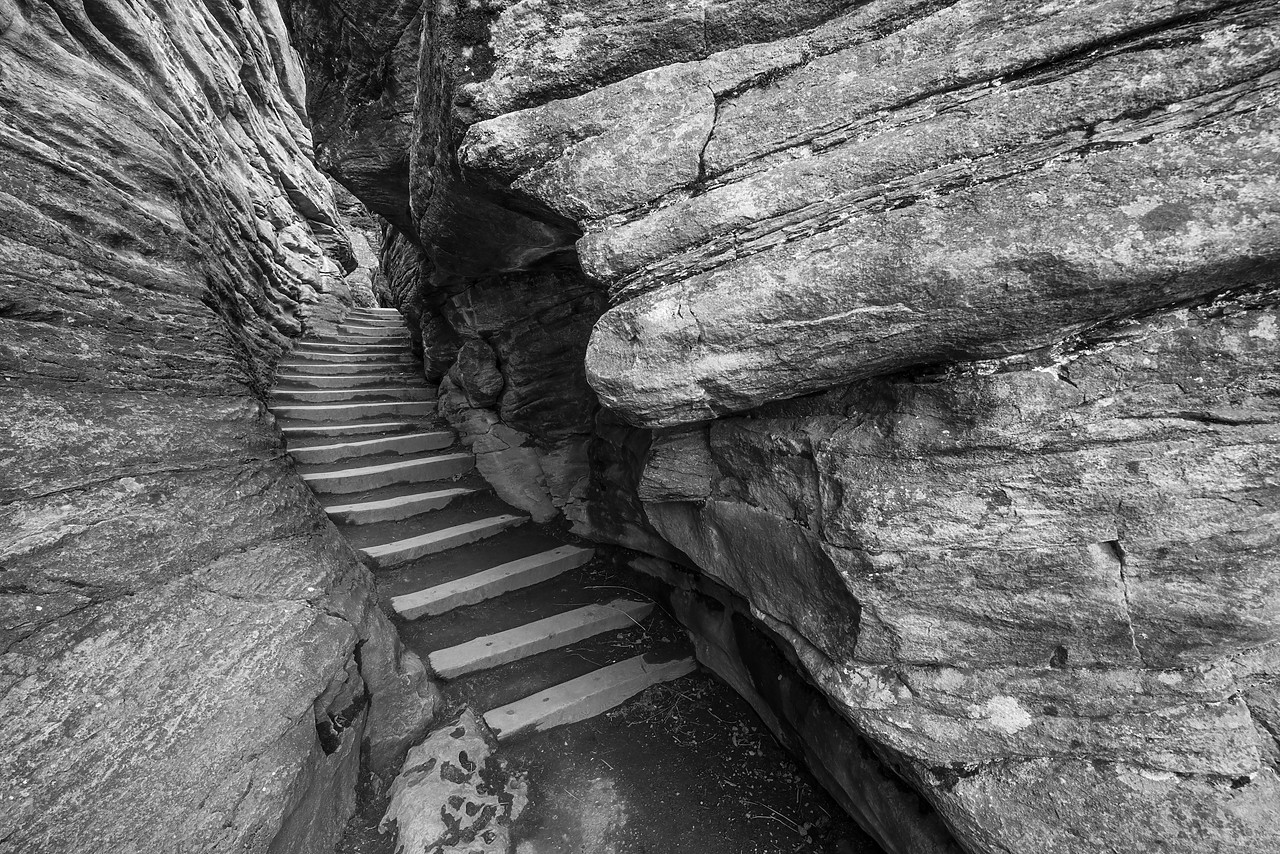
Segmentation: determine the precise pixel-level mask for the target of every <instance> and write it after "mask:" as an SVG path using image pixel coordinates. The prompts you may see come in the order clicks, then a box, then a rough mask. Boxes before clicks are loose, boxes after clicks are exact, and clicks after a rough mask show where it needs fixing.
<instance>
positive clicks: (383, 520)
mask: <svg viewBox="0 0 1280 854" xmlns="http://www.w3.org/2000/svg"><path fill="white" fill-rule="evenodd" d="M433 398H434V394H433V391H432V390H431V389H430V388H428V387H427V386H426V385H425V384H424V380H423V375H422V368H421V364H420V363H419V362H418V360H417V359H416V357H415V356H414V354H413V351H412V348H411V345H410V340H409V333H408V330H407V329H406V328H405V325H404V323H403V321H402V319H401V317H400V315H399V314H398V313H397V312H396V311H394V310H392V309H357V310H355V311H353V312H352V313H351V314H350V315H348V317H347V318H346V319H345V320H344V321H343V322H342V323H340V324H338V325H337V326H336V327H335V328H334V329H333V330H332V331H331V332H325V333H322V334H315V335H312V336H309V337H308V338H306V339H304V340H303V341H301V342H300V343H299V344H298V345H297V347H296V348H295V349H294V351H293V353H292V354H291V355H290V356H289V357H288V358H287V359H286V360H285V361H284V362H282V363H281V364H280V366H279V370H278V374H277V377H276V385H275V387H274V389H273V390H272V394H271V409H272V411H273V412H274V413H275V415H276V418H277V419H278V420H279V423H280V429H281V432H282V433H283V434H284V436H285V437H286V440H287V444H288V448H289V453H290V455H291V456H292V457H293V459H294V461H295V463H296V464H297V466H298V469H299V471H300V472H301V475H302V478H303V480H305V481H306V482H307V484H308V485H309V486H310V487H311V488H312V490H314V491H315V493H316V495H317V496H318V498H319V499H320V501H321V503H322V504H323V505H324V508H325V511H326V512H327V513H328V514H329V517H330V518H331V519H332V520H333V522H334V524H336V525H337V526H338V528H339V530H341V531H342V533H343V534H344V535H345V536H346V538H347V539H348V541H349V542H350V543H351V544H352V546H353V547H354V548H355V549H356V550H357V551H358V552H359V553H360V554H361V555H362V556H363V558H364V560H365V562H366V563H367V564H368V565H369V566H371V567H372V568H373V570H374V572H375V575H376V577H377V580H378V585H379V589H380V591H381V592H382V593H383V595H384V598H385V599H387V600H388V601H389V602H390V605H391V607H392V609H393V610H394V612H395V614H396V615H398V617H399V621H398V622H399V625H400V628H401V635H402V637H403V638H404V640H405V642H406V644H407V645H408V646H409V647H410V648H411V649H413V650H414V651H416V652H418V653H419V654H420V655H422V656H423V658H424V659H425V660H426V661H427V662H428V663H429V664H430V666H431V668H432V669H433V670H434V671H435V674H436V675H437V676H438V677H439V678H440V679H442V680H445V684H446V697H447V698H451V699H452V700H453V701H454V702H455V703H456V704H459V705H460V704H466V705H471V706H472V707H473V708H476V709H477V711H479V710H485V711H484V720H485V721H486V723H487V724H488V725H489V727H490V728H491V729H492V730H493V732H494V734H495V735H496V736H497V737H498V739H499V740H506V739H510V738H515V737H517V736H519V735H521V734H523V733H530V732H536V731H540V730H545V729H548V728H550V727H554V726H559V725H562V724H569V723H574V722H577V721H582V720H585V719H587V718H590V717H592V716H594V715H598V714H600V713H601V712H604V711H607V710H609V709H611V708H614V707H617V706H618V705H620V704H622V703H625V702H626V701H627V700H629V699H631V698H632V697H635V696H636V695H637V694H639V693H640V692H641V691H643V690H644V689H645V688H647V687H649V686H651V685H655V684H657V683H660V682H665V681H669V680H672V679H676V678H678V677H680V676H683V675H685V674H688V673H690V672H692V671H693V670H694V668H695V663H694V661H693V658H692V654H691V650H690V648H689V646H688V643H687V641H685V640H684V638H683V636H682V634H681V633H680V632H679V631H678V630H675V629H674V627H673V626H671V625H670V624H669V621H667V620H666V618H665V617H663V616H662V615H661V614H659V613H655V610H654V607H653V604H652V602H650V601H648V600H647V599H646V598H645V597H643V596H641V595H637V594H636V592H635V591H634V590H629V588H628V584H629V581H630V579H629V578H627V577H622V576H619V575H618V574H617V570H611V569H610V568H609V567H608V566H605V565H603V564H604V562H603V561H601V560H599V559H597V558H596V556H595V552H594V550H593V549H591V548H589V547H585V546H582V545H579V544H576V543H572V542H567V540H568V537H565V536H555V535H553V534H551V533H549V532H548V531H546V530H542V529H540V528H539V526H536V525H533V524H531V523H530V521H529V519H528V517H526V516H525V515H523V514H522V513H520V512H518V511H517V510H515V509H514V508H512V507H510V506H508V505H506V504H505V503H503V502H502V501H501V500H499V499H498V498H497V497H496V496H495V495H494V493H493V491H492V489H491V488H490V487H489V484H487V483H486V482H485V481H484V479H483V478H482V477H481V476H480V474H479V473H478V472H477V471H476V468H475V458H474V457H473V456H472V454H471V453H470V452H469V451H467V450H466V449H464V448H462V447H461V446H460V445H459V444H458V442H457V437H456V435H455V434H454V432H453V431H452V430H451V429H449V428H448V427H447V426H446V425H444V424H443V422H442V421H441V419H440V418H439V417H438V415H437V413H436V405H435V401H434V399H433ZM620 593H621V594H627V593H630V594H631V595H619V594H620ZM663 622H666V623H667V625H659V624H660V623H663Z"/></svg>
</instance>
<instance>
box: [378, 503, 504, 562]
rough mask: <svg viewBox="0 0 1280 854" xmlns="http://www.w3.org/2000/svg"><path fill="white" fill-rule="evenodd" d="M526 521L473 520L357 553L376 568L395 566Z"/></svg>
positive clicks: (472, 541) (498, 517) (495, 517)
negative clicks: (375, 565) (361, 554)
mask: <svg viewBox="0 0 1280 854" xmlns="http://www.w3.org/2000/svg"><path fill="white" fill-rule="evenodd" d="M528 521H529V517H528V516H512V515H510V514H506V513H504V514H503V515H501V516H491V517H489V518H488V519H477V520H476V521H474V522H465V523H463V524H461V525H454V526H452V527H450V528H441V529H440V530H439V531H431V532H430V533H427V534H419V535H418V536H416V537H409V538H407V539H403V540H396V541H395V542H391V543H383V544H382V545H379V546H369V547H368V548H363V549H361V550H360V551H361V552H362V553H363V554H364V555H365V557H368V558H369V559H370V560H372V561H373V562H374V563H375V564H377V565H378V567H380V568H386V567H390V566H397V565H399V564H402V563H406V562H408V561H411V560H417V559H418V558H420V557H425V556H426V555H433V554H439V553H440V552H443V551H448V550H449V549H454V548H457V547H458V546H465V545H467V544H468V543H474V542H476V541H477V540H483V539H485V538H487V537H492V536H493V535H495V534H500V533H502V532H503V531H505V530H508V529H509V528H515V527H517V526H519V525H523V524H524V523H525V522H528Z"/></svg>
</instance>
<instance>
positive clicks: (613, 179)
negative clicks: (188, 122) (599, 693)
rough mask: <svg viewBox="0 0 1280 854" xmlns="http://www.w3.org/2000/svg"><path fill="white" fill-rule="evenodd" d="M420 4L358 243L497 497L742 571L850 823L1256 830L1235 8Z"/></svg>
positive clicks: (1262, 268)
mask: <svg viewBox="0 0 1280 854" xmlns="http://www.w3.org/2000/svg"><path fill="white" fill-rule="evenodd" d="M319 2H320V0H308V3H309V4H311V5H315V4H319ZM308 3H304V4H303V5H308ZM295 5H296V4H295ZM321 5H323V4H321ZM363 6H364V7H365V8H364V11H363V12H361V14H363V15H366V16H367V17H366V18H365V20H391V19H393V18H394V17H395V15H394V14H393V13H394V12H395V10H396V9H397V8H399V7H397V6H396V4H395V3H393V2H390V0H369V2H366V3H365V4H363ZM422 12H423V14H422V21H421V27H422V39H421V50H420V51H418V52H417V53H416V54H413V55H412V56H402V55H401V54H397V57H399V60H397V61H404V62H406V63H408V62H409V61H410V60H411V62H412V64H413V65H415V66H416V77H415V79H416V95H415V98H414V100H413V103H414V112H415V120H414V123H413V127H412V129H411V130H403V123H401V125H400V126H399V127H401V128H402V130H403V132H401V133H400V134H399V135H397V136H396V137H395V139H394V140H393V145H394V146H395V147H396V150H397V151H399V152H403V156H404V157H406V158H407V159H408V162H409V169H408V176H407V182H406V184H404V185H403V186H402V192H403V198H404V205H405V206H407V208H408V210H409V211H410V221H409V222H408V223H407V224H406V223H404V222H396V223H395V228H396V233H394V234H393V235H391V237H390V238H389V240H388V241H387V242H386V243H385V244H384V254H383V262H384V267H385V268H386V270H387V273H388V278H389V280H391V281H393V282H395V283H397V284H396V286H395V288H394V292H395V293H396V295H397V299H398V300H399V301H400V302H401V303H402V304H403V305H405V306H406V307H407V308H408V309H409V310H410V311H411V312H416V313H417V314H416V315H415V316H417V317H419V318H420V323H419V327H420V329H421V331H422V335H423V342H424V346H425V347H426V353H427V357H428V358H427V361H426V364H427V366H428V368H427V370H428V373H429V375H430V376H432V377H433V378H435V377H439V378H441V380H442V398H441V399H442V402H443V403H444V405H445V407H446V410H447V411H448V412H450V413H451V415H452V417H453V418H454V419H455V420H456V422H457V423H458V424H459V425H460V426H462V427H463V429H464V430H467V431H469V432H470V433H471V435H472V436H473V437H474V440H475V441H476V443H477V446H478V447H481V446H483V448H484V449H486V450H491V451H493V452H494V453H495V454H505V455H506V456H505V460H506V462H507V465H506V468H505V469H504V471H505V473H506V475H507V478H508V485H507V487H506V489H507V492H509V493H510V495H508V496H506V497H508V500H512V501H513V502H514V503H520V504H521V506H524V507H526V508H529V509H531V510H532V511H534V512H538V513H541V514H544V515H545V514H547V513H549V512H551V511H552V510H553V509H554V510H558V511H560V512H563V513H564V514H565V515H566V516H568V517H569V518H570V519H571V520H572V521H574V522H575V523H576V525H577V530H579V531H582V532H584V533H587V534H589V535H591V536H594V537H596V538H597V539H600V540H603V541H609V542H614V543H618V544H621V545H625V546H627V547H629V548H632V549H636V550H638V551H644V552H648V553H650V554H652V555H657V556H659V557H661V558H664V559H666V560H668V561H671V562H673V563H674V564H679V565H683V566H685V567H688V568H691V569H694V570H695V571H696V572H698V573H701V574H702V575H704V576H705V577H706V579H707V580H709V581H714V582H715V583H716V584H718V585H719V586H720V587H722V588H724V589H726V590H728V591H730V594H731V597H730V598H731V599H732V600H733V601H734V602H737V603H739V604H741V603H746V604H745V605H744V606H742V607H738V606H733V607H738V610H739V611H740V612H742V613H741V614H740V616H741V617H742V618H743V619H746V618H747V616H748V615H749V618H750V620H752V621H754V623H753V625H754V626H755V628H756V629H757V630H760V631H761V633H762V635H763V636H766V637H768V638H771V639H772V640H771V642H776V643H778V644H781V645H782V647H784V650H783V652H784V653H785V655H786V657H788V659H789V660H791V661H793V662H794V663H795V664H796V666H797V667H798V669H799V671H800V672H802V673H803V674H804V676H805V678H807V679H808V680H809V681H810V683H811V684H812V685H813V686H814V687H816V688H817V689H818V690H819V691H820V692H821V694H822V695H823V696H824V697H825V700H826V702H827V703H829V705H830V708H831V709H832V710H834V712H835V713H837V714H838V715H839V717H840V719H841V720H843V721H844V722H845V724H847V725H848V726H849V727H850V728H851V731H852V733H853V736H852V737H851V739H850V740H849V741H848V742H846V743H848V744H854V743H860V744H866V745H868V746H869V750H870V754H871V755H872V756H873V757H874V758H875V761H876V763H878V764H876V765H875V768H874V769H873V770H872V771H868V772H867V774H869V775H871V776H874V774H877V773H884V774H886V775H890V776H893V777H895V778H896V779H898V780H900V781H905V782H906V783H907V784H909V785H910V786H912V787H914V788H915V790H916V791H918V792H920V793H921V794H922V795H923V796H924V797H925V798H926V799H927V800H928V801H929V802H930V803H931V804H932V805H933V807H934V808H935V809H936V810H937V813H938V815H939V816H940V817H941V819H942V822H944V823H945V827H946V831H945V832H943V831H938V832H937V833H934V834H933V835H931V836H928V838H925V836H923V835H918V836H916V837H911V836H910V835H895V834H893V833H890V832H888V831H887V830H886V829H885V828H886V825H884V823H883V822H880V819H878V818H876V817H877V816H887V815H894V814H898V815H902V814H905V813H902V812H901V811H899V812H896V813H895V808H894V807H893V806H892V805H891V804H890V801H889V795H887V794H884V793H877V791H876V787H874V786H872V787H867V786H863V787H862V788H861V789H859V788H858V786H857V784H856V782H850V780H853V779H854V778H855V777H857V776H858V775H854V774H846V776H845V777H844V778H843V780H844V782H841V779H842V778H841V775H840V774H832V773H829V772H830V769H827V770H825V771H822V772H821V773H825V774H827V775H828V776H827V779H829V780H830V781H831V783H832V785H833V786H835V787H837V788H840V789H842V791H843V794H844V796H845V800H846V802H847V803H850V804H851V809H853V811H854V812H855V813H859V812H860V813H861V814H862V815H863V817H864V820H865V821H866V822H867V824H868V825H869V829H872V830H873V832H877V833H878V835H879V838H881V839H882V841H883V842H884V843H885V845H886V847H887V848H888V849H889V850H893V851H926V850H945V849H946V847H947V846H948V845H950V844H951V843H950V841H949V840H948V839H946V838H945V837H946V836H947V834H950V835H953V836H954V839H955V840H956V841H957V842H958V843H959V844H960V845H961V846H963V847H964V848H965V849H967V850H969V851H973V852H1026V851H1037V852H1064V854H1065V852H1080V853H1081V854H1084V852H1093V851H1096V850H1111V849H1116V850H1122V849H1123V850H1130V849H1132V850H1151V851H1154V850H1161V851H1185V852H1199V851H1203V850H1218V849H1221V850H1232V851H1249V852H1259V854H1262V852H1269V851H1274V850H1277V849H1278V848H1280V815H1278V814H1277V809H1278V807H1277V804H1278V803H1280V801H1278V800H1277V797H1276V794H1277V792H1276V785H1277V781H1276V768H1277V756H1278V755H1280V748H1278V746H1277V741H1276V736H1275V734H1276V732H1277V731H1278V730H1277V724H1276V708H1277V699H1276V684H1277V683H1276V668H1277V664H1278V661H1277V652H1276V650H1277V649H1278V648H1280V647H1278V646H1277V641H1278V640H1280V638H1278V637H1277V626H1280V620H1277V616H1278V610H1280V592H1278V589H1277V586H1276V581H1275V579H1276V578H1277V577H1278V576H1277V569H1278V567H1277V560H1276V551H1275V549H1276V540H1275V535H1274V533H1273V532H1274V530H1275V523H1276V514H1277V507H1278V503H1277V500H1276V499H1277V494H1276V486H1277V484H1276V475H1275V472H1276V470H1277V466H1276V459H1275V454H1274V448H1275V445H1276V437H1277V432H1276V425H1277V418H1276V411H1275V401H1276V389H1277V374H1276V368H1275V365H1276V364H1277V359H1276V356H1277V349H1276V348H1277V341H1276V335H1275V305H1276V302H1277V301H1276V299H1275V294H1276V291H1275V288H1276V287H1277V282H1278V281H1280V275H1278V273H1280V243H1278V235H1280V228H1278V227H1277V226H1278V225H1280V221H1278V220H1280V184H1278V181H1277V178H1278V176H1277V172H1276V168H1275V164H1276V163H1277V161H1278V158H1277V155H1278V154H1280V138H1278V137H1277V133H1276V128H1277V127H1278V126H1280V125H1278V124H1277V118H1280V86H1278V85H1277V83H1280V77H1277V70H1276V69H1277V60H1280V28H1278V27H1280V25H1278V22H1280V16H1277V14H1276V8H1275V4H1274V3H1270V2H1230V3H1229V2H1215V0H1197V2H1191V3H1187V2H1178V3H1172V2H1156V3H1150V2H1144V3H1137V2H1128V0H1108V2H1084V0H1075V1H1074V2H1073V1H1072V0H1068V2H1061V3H1054V4H1049V5H1041V6H1034V7H1032V6H1028V7H1026V8H1013V7H1011V6H1010V5H1009V4H1007V3H999V2H995V1H994V0H959V2H943V0H937V2H935V0H872V2H868V3H860V4H854V3H837V2H801V3H792V4H787V5H786V6H785V10H782V9H781V7H779V6H778V5H777V4H768V3H764V2H756V0H731V1H730V2H711V3H697V4H692V3H688V4H686V3H674V4H666V5H662V6H660V7H655V6H653V5H652V4H644V3H637V2H628V0H617V2H610V3H604V4H602V3H588V2H585V0H565V2H558V3H554V4H552V3H541V2H534V0H522V1H521V2H514V3H506V2H503V3H475V4H457V3H454V2H450V1H449V0H438V2H431V3H427V4H424V5H423V6H422ZM294 20H295V21H296V20H298V17H297V16H295V18H294ZM304 41H305V39H304ZM340 41H341V40H340V39H334V38H330V39H329V43H336V42H340ZM384 41H385V39H384ZM397 43H398V44H399V43H403V42H397ZM350 44H351V46H353V48H352V49H353V56H354V58H352V59H350V60H344V62H346V63H348V64H350V65H354V66H361V67H364V66H367V65H369V63H370V61H371V59H372V54H368V55H366V53H367V52H366V51H365V50H364V48H358V49H357V48H356V47H355V42H354V41H352V42H351V43H350ZM362 57H363V58H362ZM308 58H309V59H311V57H308ZM341 64H342V63H339V65H341ZM308 67H309V74H311V75H313V76H315V77H318V78H323V77H324V76H325V75H326V74H328V73H330V72H329V71H328V70H327V69H326V67H325V66H324V65H323V63H319V62H315V61H310V62H309V65H308ZM408 69H409V65H407V64H406V65H405V66H403V67H402V68H399V69H398V70H396V71H395V72H394V74H390V75H388V76H387V77H386V79H395V80H397V81H401V83H402V82H403V81H405V80H408V79H409V70H408ZM339 85H341V86H346V84H339ZM397 85H401V84H397ZM343 91H347V92H349V91H350V90H349V89H344V90H343ZM396 91H397V93H399V94H398V96H397V97H401V99H402V100H401V101H400V102H399V103H401V104H408V103H409V100H410V99H409V98H408V97H407V96H405V95H404V92H403V89H402V88H401V89H397V90H396ZM348 97H350V96H348ZM386 97H390V96H389V95H388V96H386ZM384 100H385V99H384ZM349 109H354V107H352V108H349ZM341 131H342V129H341V128H338V127H334V128H332V129H330V130H328V131H326V133H330V132H331V133H334V134H336V135H337V136H341ZM348 132H351V131H350V129H348ZM355 132H356V133H357V135H359V133H360V132H359V131H358V129H357V130H356V131H355ZM379 133H380V132H379ZM381 138H382V137H380V139H381ZM347 144H349V145H351V146H353V147H356V148H359V147H360V146H361V145H362V144H363V143H361V142H360V141H358V140H357V141H355V142H351V143H347ZM351 186H352V190H353V192H355V193H356V194H357V195H362V196H363V195H370V196H371V195H372V194H373V193H374V190H373V189H370V190H368V191H363V190H362V188H361V187H360V186H358V185H357V184H356V183H353V184H352V185H351ZM379 191H380V190H379ZM564 305H567V306H571V307H572V310H571V311H569V312H567V313H566V312H563V311H560V313H558V314H547V312H546V309H545V308H544V307H547V306H564ZM531 320H532V321H534V322H532V323H531ZM588 330H590V331H589V341H588ZM531 356H537V357H540V358H536V359H535V358H530V357H531ZM521 365H528V366H531V367H532V368H534V369H532V370H523V369H522V368H521V367H520V366H521ZM584 373H585V378H586V380H587V381H589V383H590V387H591V388H590V390H588V389H587V388H586V387H585V385H582V384H579V383H578V380H577V377H579V376H582V375H583V374H584ZM523 401H543V402H545V403H546V404H547V405H546V406H544V407H541V408H535V407H532V406H524V405H521V402H523ZM559 401H571V402H572V405H561V404H560V403H558V402H559ZM597 403H601V404H603V408H597ZM522 419H523V420H522ZM557 431H560V432H557ZM570 437H571V438H570ZM565 448H573V449H574V451H573V453H574V454H576V456H574V457H573V458H572V459H573V465H572V466H569V467H568V468H567V469H560V468H557V463H556V462H554V461H553V460H552V457H553V454H554V453H555V452H556V451H558V450H561V449H565ZM526 451H531V453H526ZM495 459H496V457H495ZM584 465H585V475H582V474H580V473H581V472H583V468H584ZM561 471H569V472H572V473H573V476H571V477H560V478H559V479H557V477H553V476H552V473H557V474H558V473H559V472H561ZM555 483H560V484H565V483H572V484H575V486H573V487H570V488H567V489H566V488H565V487H564V486H560V487H557V486H554V485H553V484H555ZM544 495H545V496H546V497H548V498H549V499H550V504H549V506H548V504H547V503H546V502H545V501H543V500H542V496H544ZM726 607H729V606H726ZM690 613H691V614H692V612H690ZM689 622H690V624H691V625H692V624H693V623H696V622H697V619H696V618H695V617H694V616H690V618H689ZM730 622H732V621H730ZM693 628H694V630H695V631H698V632H702V633H703V635H704V638H703V639H704V641H705V644H704V652H706V656H705V657H706V660H707V661H708V663H710V664H711V665H712V666H714V667H717V669H718V670H719V671H720V672H721V673H723V674H724V675H726V678H729V679H730V681H734V682H735V684H740V685H742V686H743V688H744V690H751V688H750V686H749V685H748V684H747V683H748V682H749V681H750V680H749V678H748V676H749V672H750V666H751V663H750V661H749V660H748V659H749V658H750V657H751V656H752V655H754V654H755V653H754V652H751V651H749V650H746V649H744V648H743V647H742V645H741V643H739V641H740V640H741V637H740V636H739V634H738V633H737V630H736V629H733V630H732V631H731V630H729V629H726V628H725V627H724V625H712V624H711V623H706V624H704V625H701V626H693ZM752 649H754V647H753V648H752ZM744 674H747V675H744ZM779 702H781V701H779ZM783 705H785V703H783ZM797 719H798V718H797ZM819 719H821V716H820V715H819V716H818V717H815V718H812V719H811V720H814V721H816V720H819ZM791 723H794V721H792V722H791ZM809 726H810V728H811V729H812V728H813V727H817V726H820V725H819V724H817V723H811V724H810V725H809ZM810 734H811V735H812V734H813V733H812V732H811V733H810ZM801 741H803V739H801ZM809 743H810V744H817V743H820V740H817V741H812V742H809ZM798 749H801V750H804V749H808V748H804V747H800V748H798ZM850 749H851V750H852V748H850ZM849 762H850V765H849V766H847V767H846V768H845V769H844V770H845V771H846V772H847V771H848V768H849V767H861V766H858V765H857V762H856V761H855V757H852V756H850V759H849ZM886 779H887V778H886ZM930 821H931V820H927V819H922V826H924V825H928V826H930V827H935V824H931V823H930ZM878 822H880V826H879V827H878V828H877V826H876V825H877V823H878ZM941 826H942V825H941V824H937V825H936V827H941ZM930 846H932V849H931V847H930Z"/></svg>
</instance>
